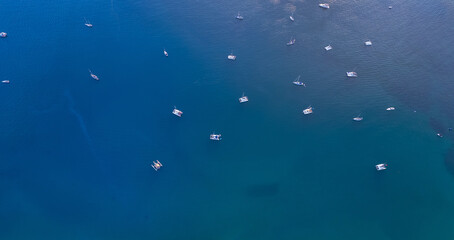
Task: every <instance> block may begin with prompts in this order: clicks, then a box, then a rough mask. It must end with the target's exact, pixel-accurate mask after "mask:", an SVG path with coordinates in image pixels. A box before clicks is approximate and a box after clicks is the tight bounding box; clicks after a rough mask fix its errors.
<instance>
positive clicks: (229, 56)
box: [227, 53, 236, 61]
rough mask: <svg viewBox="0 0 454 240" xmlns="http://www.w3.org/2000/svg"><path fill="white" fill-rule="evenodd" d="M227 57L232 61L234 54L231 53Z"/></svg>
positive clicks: (234, 57)
mask: <svg viewBox="0 0 454 240" xmlns="http://www.w3.org/2000/svg"><path fill="white" fill-rule="evenodd" d="M227 59H229V60H232V61H234V60H235V59H236V56H235V55H233V54H232V53H231V54H229V55H228V56H227Z"/></svg>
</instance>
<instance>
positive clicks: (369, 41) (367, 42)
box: [364, 40, 372, 46]
mask: <svg viewBox="0 0 454 240" xmlns="http://www.w3.org/2000/svg"><path fill="white" fill-rule="evenodd" d="M364 45H366V46H372V41H371V40H367V41H365V42H364Z"/></svg>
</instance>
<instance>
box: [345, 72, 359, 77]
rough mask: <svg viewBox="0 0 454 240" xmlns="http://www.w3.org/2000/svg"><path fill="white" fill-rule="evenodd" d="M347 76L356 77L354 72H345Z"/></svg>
mask: <svg viewBox="0 0 454 240" xmlns="http://www.w3.org/2000/svg"><path fill="white" fill-rule="evenodd" d="M347 77H358V74H357V73H356V72H347Z"/></svg>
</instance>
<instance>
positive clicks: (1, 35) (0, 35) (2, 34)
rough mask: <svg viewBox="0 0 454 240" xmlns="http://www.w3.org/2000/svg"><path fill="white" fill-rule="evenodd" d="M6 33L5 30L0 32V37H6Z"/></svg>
mask: <svg viewBox="0 0 454 240" xmlns="http://www.w3.org/2000/svg"><path fill="white" fill-rule="evenodd" d="M7 36H8V34H7V33H6V32H0V37H2V38H6V37H7Z"/></svg>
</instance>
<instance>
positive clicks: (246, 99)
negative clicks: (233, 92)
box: [239, 93, 249, 103]
mask: <svg viewBox="0 0 454 240" xmlns="http://www.w3.org/2000/svg"><path fill="white" fill-rule="evenodd" d="M239 101H240V103H245V102H249V99H248V98H247V96H244V93H243V96H242V97H240V98H239Z"/></svg>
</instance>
